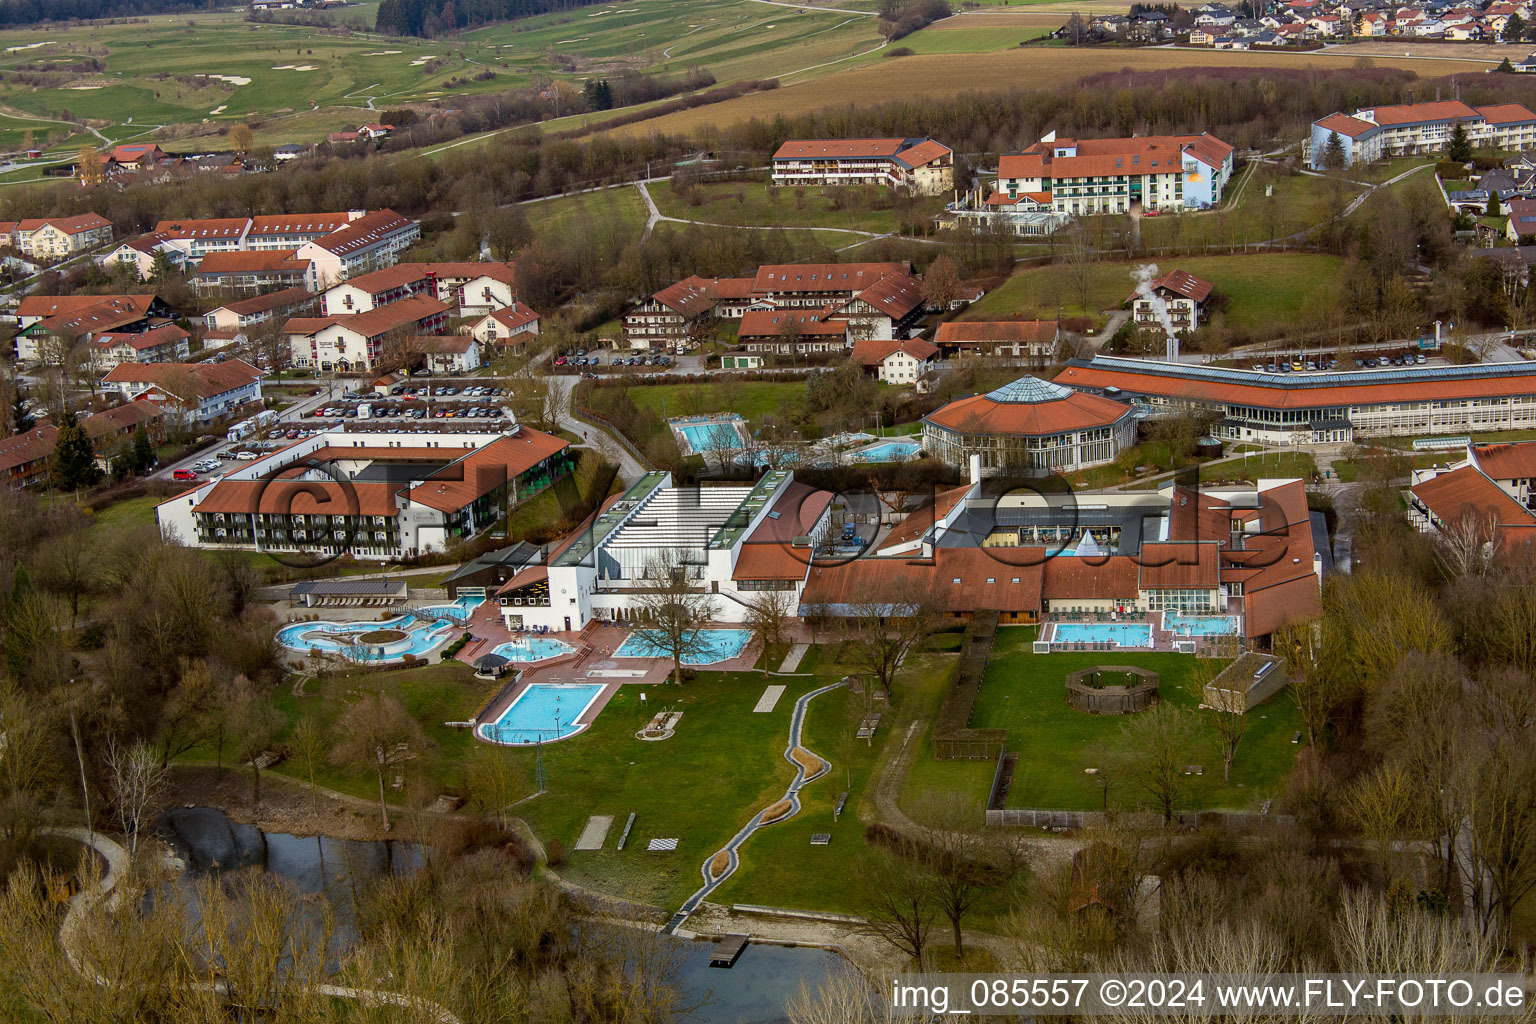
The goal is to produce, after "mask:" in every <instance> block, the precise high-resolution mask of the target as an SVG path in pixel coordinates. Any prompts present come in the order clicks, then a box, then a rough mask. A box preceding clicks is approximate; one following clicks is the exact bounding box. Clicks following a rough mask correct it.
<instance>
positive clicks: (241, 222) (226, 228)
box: [155, 217, 250, 238]
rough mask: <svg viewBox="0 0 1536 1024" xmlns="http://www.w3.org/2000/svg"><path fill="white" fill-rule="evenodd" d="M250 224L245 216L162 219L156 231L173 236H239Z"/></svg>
mask: <svg viewBox="0 0 1536 1024" xmlns="http://www.w3.org/2000/svg"><path fill="white" fill-rule="evenodd" d="M249 224H250V220H249V219H248V218H245V217H219V218H205V219H202V220H162V221H161V222H160V223H158V224H156V225H155V233H156V234H164V235H167V236H169V237H171V238H239V237H240V236H242V235H244V234H245V229H246V227H247V226H248V225H249Z"/></svg>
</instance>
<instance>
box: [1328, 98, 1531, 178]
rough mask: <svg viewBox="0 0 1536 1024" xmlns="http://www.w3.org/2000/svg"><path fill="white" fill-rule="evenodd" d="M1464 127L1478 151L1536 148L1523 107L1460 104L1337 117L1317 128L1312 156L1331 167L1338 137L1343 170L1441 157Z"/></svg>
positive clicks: (1420, 105) (1404, 107)
mask: <svg viewBox="0 0 1536 1024" xmlns="http://www.w3.org/2000/svg"><path fill="white" fill-rule="evenodd" d="M1458 124H1459V125H1461V126H1462V127H1463V128H1464V129H1465V130H1466V133H1467V138H1468V141H1470V142H1471V143H1472V145H1473V146H1474V147H1477V148H1479V149H1501V150H1508V151H1509V152H1512V153H1519V152H1523V151H1525V150H1527V149H1530V148H1532V147H1533V146H1536V114H1533V113H1531V112H1530V111H1529V110H1527V109H1526V108H1525V107H1523V106H1521V105H1520V104H1518V103H1499V104H1495V105H1493V106H1489V107H1469V106H1468V105H1467V104H1465V103H1463V102H1461V101H1460V100H1444V101H1441V102H1436V103H1407V104H1399V105H1395V106H1385V107H1364V108H1361V109H1360V110H1356V111H1355V112H1354V113H1353V114H1344V113H1334V114H1329V115H1328V116H1327V117H1325V118H1323V119H1322V120H1320V121H1314V122H1313V123H1312V135H1311V137H1310V138H1309V139H1308V140H1307V155H1308V159H1309V161H1310V162H1311V164H1312V166H1313V167H1316V168H1319V169H1321V168H1323V166H1324V165H1325V164H1326V163H1327V158H1328V146H1329V143H1330V141H1331V140H1332V139H1333V138H1335V137H1337V138H1338V140H1339V145H1340V146H1341V147H1342V150H1343V155H1344V166H1345V167H1348V166H1350V165H1351V164H1355V163H1370V162H1371V161H1373V160H1384V159H1386V158H1388V157H1394V156H1413V155H1417V154H1421V153H1441V152H1444V151H1445V148H1446V147H1447V146H1449V145H1450V142H1451V135H1452V133H1454V132H1455V130H1456V126H1457V125H1458Z"/></svg>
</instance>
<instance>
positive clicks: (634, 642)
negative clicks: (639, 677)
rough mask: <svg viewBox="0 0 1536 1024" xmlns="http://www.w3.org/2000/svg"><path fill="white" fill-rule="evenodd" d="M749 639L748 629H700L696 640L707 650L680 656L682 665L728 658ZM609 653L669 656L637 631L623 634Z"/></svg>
mask: <svg viewBox="0 0 1536 1024" xmlns="http://www.w3.org/2000/svg"><path fill="white" fill-rule="evenodd" d="M751 639H752V631H751V630H750V629H701V630H699V643H700V645H701V646H702V647H704V648H707V649H706V650H702V651H700V652H699V654H698V655H697V657H694V658H684V659H683V664H684V665H713V664H714V663H715V662H717V661H730V660H731V659H732V658H734V657H736V656H737V655H739V654H740V653H741V652H742V651H743V650H745V649H746V646H747V643H748V641H750V640H751ZM613 656H614V657H615V658H669V657H671V655H670V654H668V653H667V652H666V651H665V650H663V649H662V648H661V647H659V646H657V645H656V644H653V643H652V642H651V641H650V640H649V639H648V638H646V637H644V636H642V635H640V634H639V633H631V634H629V636H627V637H625V638H624V642H623V643H622V644H620V645H619V648H618V650H616V651H614V652H613Z"/></svg>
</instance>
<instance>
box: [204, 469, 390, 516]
mask: <svg viewBox="0 0 1536 1024" xmlns="http://www.w3.org/2000/svg"><path fill="white" fill-rule="evenodd" d="M397 489H398V488H397V486H396V485H394V484H388V483H373V482H369V481H364V482H361V483H359V482H357V481H348V482H347V483H346V484H345V485H343V484H341V483H338V482H336V481H334V480H288V479H282V478H277V479H272V480H220V481H219V482H218V483H216V484H214V485H213V489H212V490H210V491H209V492H208V493H207V494H206V495H204V496H203V500H202V501H199V502H198V503H197V507H196V509H195V511H197V512H223V513H225V514H230V513H233V514H235V515H250V514H252V513H266V514H268V515H330V516H336V515H363V516H389V517H390V518H394V517H395V515H397V514H398V512H399V510H398V509H397V508H396V507H395V492H396V490H397Z"/></svg>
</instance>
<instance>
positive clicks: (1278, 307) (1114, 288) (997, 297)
mask: <svg viewBox="0 0 1536 1024" xmlns="http://www.w3.org/2000/svg"><path fill="white" fill-rule="evenodd" d="M1340 264H1341V261H1340V260H1339V258H1338V257H1337V256H1326V255H1319V254H1315V253H1258V254H1252V255H1242V254H1233V255H1228V256H1181V257H1179V258H1177V259H1174V260H1170V261H1167V263H1166V264H1163V265H1160V269H1161V271H1162V272H1167V271H1169V270H1174V269H1179V270H1187V271H1189V272H1190V273H1191V274H1194V275H1195V276H1196V277H1203V278H1205V279H1206V280H1207V281H1211V282H1213V283H1214V284H1215V285H1216V286H1217V287H1218V288H1220V289H1221V290H1222V291H1224V292H1226V293H1227V296H1228V297H1229V298H1230V299H1231V304H1230V306H1229V307H1228V309H1227V323H1228V324H1230V325H1232V326H1234V327H1266V326H1274V325H1276V324H1286V323H1295V322H1296V320H1297V319H1298V318H1299V316H1300V313H1301V306H1302V303H1303V301H1305V299H1306V297H1307V295H1308V293H1310V292H1311V291H1312V290H1313V289H1315V288H1317V287H1319V286H1320V285H1322V284H1324V283H1325V282H1327V281H1328V280H1329V279H1330V278H1331V277H1332V276H1333V275H1334V274H1335V273H1337V271H1338V269H1339V266H1340ZM1144 265H1145V264H1143V263H1136V262H1123V263H1097V264H1092V265H1090V266H1089V267H1088V268H1087V288H1086V292H1087V302H1086V303H1085V302H1084V301H1083V294H1084V288H1083V286H1082V285H1083V282H1082V279H1081V278H1080V277H1079V276H1078V270H1077V268H1074V267H1072V266H1069V265H1067V264H1055V265H1052V266H1045V267H1036V268H1031V269H1027V270H1020V271H1018V272H1017V273H1015V274H1014V275H1013V276H1012V277H1010V278H1009V279H1008V280H1007V281H1006V282H1004V283H1003V285H1002V286H1001V287H999V288H996V289H994V290H993V291H991V292H988V293H987V294H986V295H985V296H983V297H982V299H981V301H980V302H977V303H975V304H974V305H972V306H971V307H970V308H969V309H967V310H966V311H965V313H964V314H963V315H962V317H961V318H962V319H965V320H990V319H994V318H997V317H1004V316H1013V315H1016V314H1018V315H1024V316H1030V315H1038V316H1055V315H1056V314H1057V313H1058V312H1060V313H1062V314H1064V315H1067V316H1082V315H1089V316H1091V315H1094V314H1096V313H1098V312H1100V311H1102V310H1107V309H1114V308H1116V307H1118V306H1119V305H1120V304H1121V303H1123V302H1124V301H1125V300H1126V299H1127V298H1128V297H1129V296H1130V295H1131V293H1132V292H1133V291H1134V290H1135V287H1136V284H1135V281H1134V280H1133V278H1132V273H1133V272H1134V271H1136V270H1137V269H1138V268H1139V267H1141V266H1144Z"/></svg>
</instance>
